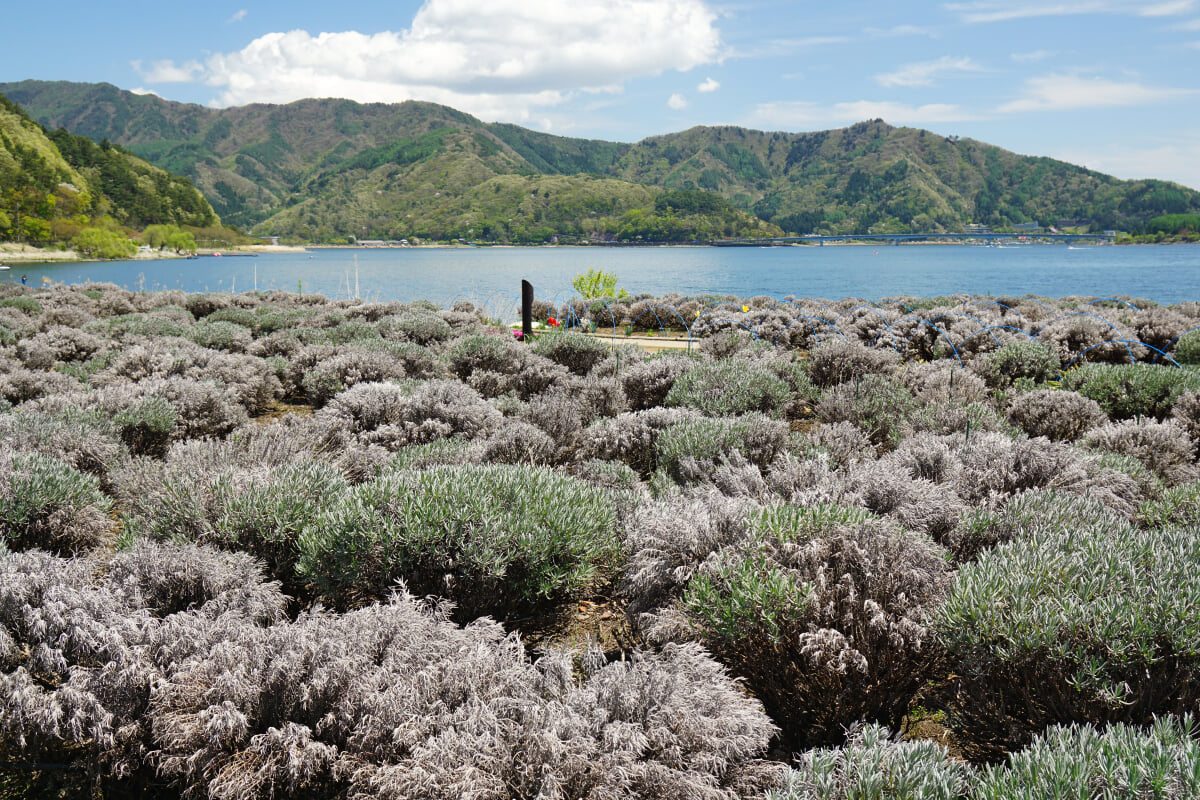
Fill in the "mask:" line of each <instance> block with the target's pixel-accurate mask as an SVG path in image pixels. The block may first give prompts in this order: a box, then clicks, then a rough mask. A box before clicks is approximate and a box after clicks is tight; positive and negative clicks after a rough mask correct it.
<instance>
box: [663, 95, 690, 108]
mask: <svg viewBox="0 0 1200 800" xmlns="http://www.w3.org/2000/svg"><path fill="white" fill-rule="evenodd" d="M667 106H669V107H670V108H673V109H674V110H676V111H682V110H683V109H685V108H687V107H688V101H687V98H686V97H684V96H683V95H681V94H679V93H678V92H676V93H675V94H673V95H671V96H670V97H668V98H667Z"/></svg>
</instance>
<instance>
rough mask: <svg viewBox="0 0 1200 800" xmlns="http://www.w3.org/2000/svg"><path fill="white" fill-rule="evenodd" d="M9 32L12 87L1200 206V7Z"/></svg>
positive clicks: (651, 12)
mask: <svg viewBox="0 0 1200 800" xmlns="http://www.w3.org/2000/svg"><path fill="white" fill-rule="evenodd" d="M55 9H56V13H55V15H54V18H53V19H50V18H48V17H47V15H46V12H45V11H44V10H39V7H38V6H36V4H33V3H19V4H14V7H12V8H9V9H7V10H6V11H5V13H4V32H3V34H0V81H18V80H23V79H26V78H34V79H40V80H70V81H87V82H94V81H106V82H108V83H112V84H114V85H116V86H118V87H120V88H122V89H129V90H131V91H136V92H153V93H156V94H158V95H160V96H162V97H164V98H166V99H168V100H176V101H181V102H189V103H200V104H203V105H210V106H214V107H226V106H235V105H244V104H247V103H256V102H265V103H286V102H289V101H292V100H297V99H300V98H304V97H347V98H351V99H354V100H358V101H360V102H400V101H403V100H407V99H418V100H428V101H432V102H437V103H442V104H445V105H449V106H453V107H454V108H457V109H460V110H462V111H466V112H468V113H470V114H473V115H475V116H476V117H478V118H480V119H482V120H484V121H486V122H494V121H500V122H513V123H516V124H518V125H522V126H524V127H527V128H532V129H534V130H539V131H545V132H549V133H555V134H559V135H563V136H574V137H584V138H591V139H607V140H611V141H619V142H635V141H638V140H640V139H642V138H644V137H646V136H653V135H657V134H664V133H672V132H676V131H682V130H685V129H687V128H691V127H693V126H696V125H741V126H745V127H750V128H756V129H759V130H768V131H777V130H781V131H797V132H798V131H815V130H825V129H829V128H839V127H844V126H846V125H850V124H853V123H855V122H858V121H861V120H864V119H876V118H882V119H884V120H885V121H886V122H888V123H890V124H892V125H898V126H901V125H902V126H910V127H918V128H927V129H929V130H932V131H934V132H936V133H939V134H943V135H947V136H950V135H956V136H962V137H970V138H973V139H978V140H980V141H984V142H988V143H989V144H994V145H997V146H999V147H1003V148H1005V149H1007V150H1012V151H1015V152H1017V153H1022V154H1025V155H1038V156H1050V157H1053V158H1058V159H1062V160H1064V161H1068V162H1071V163H1074V164H1081V165H1083V166H1086V167H1089V168H1091V169H1096V170H1099V171H1101V172H1106V173H1109V174H1112V175H1116V176H1117V177H1120V178H1160V179H1163V180H1171V181H1176V182H1178V183H1181V184H1184V185H1185V186H1190V187H1192V188H1194V189H1200V0H1149V1H1148V2H1129V1H1127V0H1074V2H1062V1H1060V0H1015V1H1013V2H1008V1H1007V0H966V1H965V2H944V3H916V2H888V0H874V1H873V2H860V0H842V1H841V2H808V1H807V0H806V1H805V2H776V1H775V0H732V1H731V2H726V3H722V2H713V1H711V0H554V1H553V2H548V1H547V0H425V2H423V3H422V2H415V1H414V2H407V1H405V0H391V1H390V2H383V0H354V2H352V3H346V4H345V5H342V4H340V3H306V2H303V0H300V1H299V2H297V0H290V1H289V2H249V0H240V2H223V1H222V0H211V1H210V2H205V3H164V2H153V3H152V2H147V1H146V0H126V2H125V3H122V4H120V6H118V7H115V8H114V7H113V6H112V5H110V4H98V3H90V2H89V3H82V2H76V1H75V0H68V1H67V2H66V3H63V4H57V5H55Z"/></svg>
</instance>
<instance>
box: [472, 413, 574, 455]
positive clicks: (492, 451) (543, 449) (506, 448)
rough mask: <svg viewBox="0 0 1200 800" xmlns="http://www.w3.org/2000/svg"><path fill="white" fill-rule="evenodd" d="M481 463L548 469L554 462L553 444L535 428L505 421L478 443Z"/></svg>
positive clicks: (527, 424) (543, 432) (514, 421)
mask: <svg viewBox="0 0 1200 800" xmlns="http://www.w3.org/2000/svg"><path fill="white" fill-rule="evenodd" d="M480 447H481V453H480V458H481V460H483V461H485V462H488V463H494V464H528V465H530V466H539V465H540V466H548V465H550V464H552V463H553V462H554V460H555V452H556V450H557V448H556V447H555V444H554V440H553V439H551V438H550V436H549V435H548V434H547V433H546V432H545V431H543V430H542V429H541V428H538V427H537V426H535V425H531V424H529V423H528V422H522V421H520V420H507V421H505V423H504V424H503V425H501V426H500V427H499V428H498V429H497V430H496V432H495V433H493V434H492V435H491V436H489V437H488V438H487V439H484V440H483V441H482V442H481V443H480Z"/></svg>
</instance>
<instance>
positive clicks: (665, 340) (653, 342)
mask: <svg viewBox="0 0 1200 800" xmlns="http://www.w3.org/2000/svg"><path fill="white" fill-rule="evenodd" d="M584 336H590V337H592V338H593V339H599V340H600V341H602V342H606V343H608V344H609V345H614V344H615V345H622V344H634V345H637V346H638V347H640V348H642V349H643V350H645V351H646V352H648V353H657V352H659V351H660V350H684V351H687V350H696V349H698V348H699V347H700V340H699V339H690V340H689V339H686V338H681V337H676V336H626V335H625V334H623V333H621V332H620V331H618V332H617V334H616V335H615V336H614V335H613V334H611V333H608V334H605V333H585V334H584Z"/></svg>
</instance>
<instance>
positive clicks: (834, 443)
mask: <svg viewBox="0 0 1200 800" xmlns="http://www.w3.org/2000/svg"><path fill="white" fill-rule="evenodd" d="M809 438H810V439H811V440H812V443H813V444H814V445H816V446H817V447H818V448H820V449H821V450H823V451H824V452H826V453H828V454H829V456H830V457H831V458H832V459H833V461H834V463H835V464H838V465H842V466H845V465H846V464H850V463H852V462H854V461H859V460H862V459H869V458H874V457H875V445H873V444H872V443H871V439H870V437H869V436H867V434H866V433H865V432H864V431H863V429H862V428H860V427H858V426H857V425H855V424H854V423H852V422H833V423H827V424H822V425H818V426H817V427H816V429H815V430H813V431H812V433H811V434H809Z"/></svg>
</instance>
